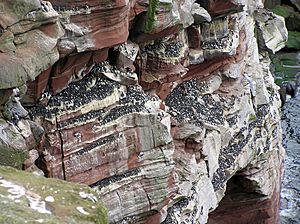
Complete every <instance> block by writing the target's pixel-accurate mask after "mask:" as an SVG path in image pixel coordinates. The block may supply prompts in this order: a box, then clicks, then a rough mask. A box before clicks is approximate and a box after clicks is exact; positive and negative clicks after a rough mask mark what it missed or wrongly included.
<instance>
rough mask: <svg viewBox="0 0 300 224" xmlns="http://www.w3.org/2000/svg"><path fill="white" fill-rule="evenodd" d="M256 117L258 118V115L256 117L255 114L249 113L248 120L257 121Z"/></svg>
mask: <svg viewBox="0 0 300 224" xmlns="http://www.w3.org/2000/svg"><path fill="white" fill-rule="evenodd" d="M256 119H257V117H256V115H255V114H249V115H248V121H249V122H252V121H255V120H256Z"/></svg>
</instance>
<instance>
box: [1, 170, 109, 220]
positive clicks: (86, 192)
mask: <svg viewBox="0 0 300 224" xmlns="http://www.w3.org/2000/svg"><path fill="white" fill-rule="evenodd" d="M0 196H1V200H0V207H1V215H0V221H1V222H2V223H91V224H92V223H99V224H105V223H107V210H106V209H105V207H104V206H103V205H102V204H101V203H100V199H99V196H98V195H97V193H96V192H95V191H93V190H92V189H90V188H88V187H87V186H85V185H80V184H74V183H67V182H64V181H61V180H54V179H47V178H44V177H38V176H36V175H34V174H30V173H27V172H23V171H18V170H15V169H13V168H9V167H2V166H0Z"/></svg>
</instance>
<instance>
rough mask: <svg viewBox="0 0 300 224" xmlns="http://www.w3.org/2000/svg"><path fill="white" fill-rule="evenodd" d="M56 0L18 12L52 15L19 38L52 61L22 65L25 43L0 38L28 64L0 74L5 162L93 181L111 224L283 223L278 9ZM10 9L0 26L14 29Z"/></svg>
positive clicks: (0, 145)
mask: <svg viewBox="0 0 300 224" xmlns="http://www.w3.org/2000/svg"><path fill="white" fill-rule="evenodd" d="M18 2H21V3H22V4H21V5H25V6H27V4H28V3H27V2H26V1H21V0H20V1H18ZM50 2H51V3H52V5H53V6H52V5H51V3H48V2H43V1H41V2H40V1H36V2H35V4H33V5H30V4H29V5H28V8H25V9H24V10H25V11H26V12H25V13H23V14H22V16H24V15H27V14H30V13H31V12H35V11H32V10H33V9H36V8H37V9H36V10H37V12H35V13H32V15H33V16H36V15H39V13H41V15H43V16H44V17H45V18H46V19H43V20H41V21H39V17H34V19H32V20H29V22H30V23H29V22H28V23H29V25H28V26H30V27H31V29H28V30H25V31H22V32H32V31H35V30H37V32H38V33H40V34H43V36H42V37H43V38H39V39H36V38H33V37H31V36H30V35H29V34H28V35H25V36H26V37H28V39H25V40H24V41H25V42H24V43H27V42H28V43H27V44H29V43H30V41H32V40H35V41H36V42H38V44H41V45H42V46H43V47H45V49H43V48H42V49H41V50H39V51H38V52H39V53H41V52H45V51H44V50H48V51H49V52H51V53H48V55H49V58H47V60H43V61H42V62H39V60H41V59H42V58H41V57H40V56H39V55H36V54H31V55H30V57H33V59H32V60H28V61H30V63H29V62H28V63H29V64H26V63H27V60H21V59H22V57H21V56H18V54H17V53H18V44H17V43H18V42H16V41H13V39H12V41H11V42H7V41H1V40H0V41H1V42H0V43H1V44H2V43H4V45H0V46H6V48H5V49H10V48H9V47H13V46H12V43H13V44H14V45H16V46H15V47H16V49H15V50H14V49H13V48H11V49H10V50H9V52H8V53H7V52H4V50H3V51H1V52H2V53H0V57H6V58H9V60H11V61H12V63H14V64H17V66H19V68H20V69H24V71H26V68H27V67H28V66H31V68H34V69H32V70H30V72H31V73H29V72H25V73H18V72H14V70H11V71H9V69H4V71H6V73H3V75H1V77H2V79H3V84H2V80H1V84H0V94H1V96H3V97H2V99H1V100H0V104H1V108H0V109H1V114H0V129H1V132H0V140H1V141H0V153H1V154H3V155H4V156H5V157H3V158H5V159H4V160H3V161H1V160H0V161H1V164H3V163H4V164H5V165H12V164H9V163H10V162H9V163H5V161H9V160H8V159H6V158H11V159H13V160H12V161H14V162H16V165H15V166H16V167H18V168H21V167H22V166H23V168H24V169H27V170H28V171H33V172H35V173H37V174H41V173H42V172H43V173H44V174H45V175H46V176H47V177H54V178H59V179H63V180H66V181H69V182H76V183H82V184H86V185H89V186H90V187H92V188H94V189H95V190H96V191H97V193H98V195H99V196H100V198H101V200H102V201H103V203H104V205H105V206H106V207H107V209H108V219H109V223H207V222H208V223H230V222H229V221H228V220H234V223H250V222H254V221H255V219H256V221H258V222H259V223H276V222H277V221H278V206H279V201H278V200H279V188H280V187H279V186H280V181H281V174H282V159H283V155H284V149H283V148H282V145H281V128H280V115H279V108H280V99H279V96H278V93H277V90H278V87H277V86H276V85H275V84H274V79H273V77H272V74H271V73H270V70H269V66H270V60H269V57H268V52H267V51H270V52H275V51H277V50H279V49H280V48H281V47H283V46H284V43H285V41H286V37H287V34H286V30H285V29H284V22H283V20H282V19H281V18H280V17H277V16H275V15H273V14H271V13H269V12H267V11H265V10H264V9H262V5H263V4H262V2H260V1H259V2H257V1H233V0H232V1H228V2H227V3H224V2H223V1H204V0H203V1H193V0H189V1H184V2H183V1H165V0H164V1H163V0H149V1H125V0H124V1H116V0H107V1H103V2H99V1H75V2H74V1H65V2H63V3H62V2H61V1H55V0H51V1H50ZM1 4H2V5H3V7H8V8H10V7H11V5H10V4H9V3H8V1H4V3H1ZM29 6H30V7H29ZM39 7H40V8H39ZM50 12H51V13H53V16H52V17H51V19H49V16H48V14H47V13H50ZM11 14H12V15H14V16H15V17H16V18H18V19H20V15H19V14H13V13H11ZM44 14H45V15H44ZM1 15H2V14H1ZM30 15H31V14H30ZM51 15H52V14H51ZM47 16H48V17H47ZM44 17H43V18H44ZM253 17H255V18H256V20H254V18H253ZM0 18H1V17H0ZM7 18H8V16H7V17H4V18H3V19H2V20H3V21H5V19H7ZM21 18H23V17H21ZM2 20H0V22H1V27H2V28H3V30H4V32H2V34H1V36H0V38H1V37H5V35H4V34H5V33H6V32H12V33H13V32H15V34H19V33H18V32H19V31H14V30H13V31H10V29H11V27H10V26H4V25H2ZM265 20H268V21H269V24H270V25H267V24H264V21H265ZM16 21H17V20H16ZM21 21H22V22H23V20H21ZM25 21H26V20H25ZM32 21H38V22H37V24H31V22H32ZM45 24H47V27H52V28H53V29H54V30H56V32H54V31H53V29H50V30H51V31H53V32H54V33H55V34H56V35H54V33H53V32H50V30H48V29H47V32H46V31H45V29H44V26H46V25H45ZM18 27H19V26H18ZM278 27H279V28H280V27H282V28H283V29H280V30H279V32H280V34H281V36H280V38H278V37H277V36H276V34H275V33H274V32H273V31H272V30H277V31H278V29H277V28H278ZM55 28H56V29H55ZM265 28H267V30H266V29H265ZM269 28H270V29H269ZM19 29H20V27H19ZM62 30H63V31H62ZM255 30H257V32H255ZM43 31H45V33H43ZM50 33H51V34H50ZM44 34H45V35H46V34H47V35H48V37H47V36H45V35H44ZM272 35H273V36H272ZM44 37H45V38H44ZM257 37H258V39H259V41H258V39H257ZM275 37H276V38H275ZM37 40H39V41H37ZM26 41H27V42H26ZM42 41H45V42H46V43H45V44H43V43H41V42H42ZM258 42H259V44H258ZM7 43H10V44H7ZM22 46H23V47H24V48H22V50H23V49H25V50H26V49H27V48H26V46H30V47H32V48H33V49H37V47H35V45H26V44H25V45H22ZM3 49H4V48H3ZM49 49H50V50H49ZM53 52H55V54H52V53H53ZM52 55H54V56H55V57H54V56H53V57H52ZM12 57H16V59H15V60H13V58H12ZM7 60H8V59H7ZM19 60H21V61H22V63H21V62H20V63H19ZM0 63H2V62H0ZM4 66H6V67H7V68H9V67H12V66H11V65H10V64H5V65H4ZM17 66H15V67H16V68H17ZM6 67H5V68H6ZM15 67H14V68H15ZM10 72H11V73H13V74H12V75H11V76H10ZM25 74H26V75H25ZM33 79H34V80H33ZM24 84H25V85H24ZM24 107H25V108H24ZM19 153H20V154H21V156H19ZM236 196H238V197H237V199H236ZM223 198H224V200H223ZM233 199H234V200H235V201H234V202H232V200H233ZM256 205H258V206H256ZM237 206H238V208H239V209H237ZM245 211H250V212H249V213H248V215H247V216H243V217H244V218H243V219H240V218H239V217H240V215H241V214H243V213H245ZM233 213H235V214H234V215H233ZM229 217H230V218H229ZM254 217H256V218H254ZM221 220H223V221H221ZM224 220H225V221H224Z"/></svg>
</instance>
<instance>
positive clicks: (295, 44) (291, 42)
mask: <svg viewBox="0 0 300 224" xmlns="http://www.w3.org/2000/svg"><path fill="white" fill-rule="evenodd" d="M286 46H287V48H292V49H297V50H300V32H297V31H289V38H288V41H287V43H286Z"/></svg>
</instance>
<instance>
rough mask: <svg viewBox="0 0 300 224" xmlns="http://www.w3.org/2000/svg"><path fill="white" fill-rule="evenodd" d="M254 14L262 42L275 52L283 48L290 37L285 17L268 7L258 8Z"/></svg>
mask: <svg viewBox="0 0 300 224" xmlns="http://www.w3.org/2000/svg"><path fill="white" fill-rule="evenodd" d="M254 16H255V20H256V23H257V30H258V39H259V41H260V44H261V45H262V46H265V47H266V48H267V49H269V50H271V51H272V53H273V54H274V53H275V52H277V51H279V50H280V49H282V48H283V47H284V46H285V42H286V41H287V39H288V32H287V29H286V28H285V22H284V18H283V17H281V16H278V15H276V14H274V13H272V12H270V11H267V10H266V9H259V10H257V11H256V12H255V14H254Z"/></svg>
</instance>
